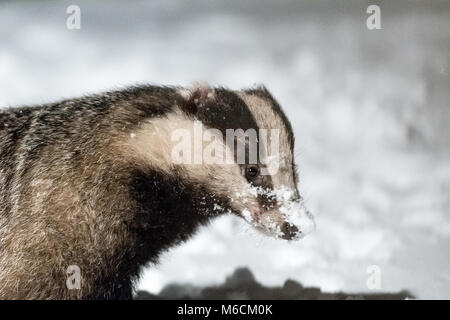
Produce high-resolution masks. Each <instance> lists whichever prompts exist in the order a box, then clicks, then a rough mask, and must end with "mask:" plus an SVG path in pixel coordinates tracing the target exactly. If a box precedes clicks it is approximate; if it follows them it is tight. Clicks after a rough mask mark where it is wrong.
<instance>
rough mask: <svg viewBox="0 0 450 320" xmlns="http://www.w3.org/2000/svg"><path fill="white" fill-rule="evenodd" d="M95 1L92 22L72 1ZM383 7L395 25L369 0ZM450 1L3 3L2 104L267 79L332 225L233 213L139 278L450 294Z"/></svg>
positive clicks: (316, 207) (148, 286) (303, 172)
mask: <svg viewBox="0 0 450 320" xmlns="http://www.w3.org/2000/svg"><path fill="white" fill-rule="evenodd" d="M70 4H77V5H79V6H80V7H81V30H67V28H66V18H67V16H68V15H67V14H66V8H67V7H68V5H70ZM369 4H378V5H379V6H380V7H381V23H382V29H381V30H373V31H371V30H368V29H367V28H366V19H367V17H368V14H366V8H367V6H368V5H369ZM449 47H450V2H449V1H353V0H339V1H335V0H329V1H293V0H291V1H289V0H283V1H272V0H262V1H248V0H232V1H220V0H205V1H199V0H189V1H183V0H171V1H163V0H153V1H119V0H116V1H111V0H108V1H106V0H105V1H92V0H90V1H75V0H72V1H62V0H58V1H35V0H34V1H31V0H30V1H12V0H11V1H0V106H2V107H5V106H16V105H22V104H37V103H45V102H50V101H55V100H58V99H60V98H64V97H74V96H78V95H81V94H85V93H92V92H98V91H101V90H106V89H111V88H116V87H121V86H126V85H130V84H135V83H143V82H150V83H157V84H181V85H188V84H191V83H192V82H194V81H197V80H201V81H207V82H210V83H212V84H220V85H225V86H228V87H230V88H236V89H237V88H241V87H246V86H251V85H253V84H254V83H256V82H261V83H264V84H266V86H267V87H268V88H269V89H270V90H271V91H272V93H273V94H274V95H275V96H276V97H277V98H278V100H279V102H280V103H281V105H282V106H283V107H284V109H285V110H286V112H287V114H288V116H289V118H290V119H291V121H292V123H293V126H294V130H295V134H296V137H297V146H296V148H297V161H298V164H299V169H300V177H301V181H300V186H299V187H300V190H301V192H303V194H304V195H306V198H307V204H308V205H309V207H310V208H311V210H312V212H313V213H314V214H315V217H316V222H317V231H316V232H315V233H313V234H311V235H310V236H308V237H307V238H305V239H304V240H302V241H300V242H295V243H288V242H284V241H280V240H272V239H268V238H266V237H264V236H262V235H259V234H257V233H255V232H254V231H253V230H252V229H251V228H250V227H248V226H247V225H246V224H245V223H244V222H243V221H241V220H239V219H237V218H234V217H230V216H228V217H223V218H221V219H219V220H217V221H215V222H214V223H213V224H212V225H211V226H210V227H208V228H203V229H201V231H200V232H199V233H198V234H197V236H196V237H195V238H194V239H192V240H191V241H189V242H188V243H186V244H185V245H183V246H180V247H177V248H174V249H173V250H171V251H170V252H168V253H167V254H165V255H164V256H163V257H162V259H161V263H160V264H159V265H157V266H152V267H151V268H148V269H147V270H146V271H145V273H144V274H143V277H142V279H141V281H140V282H139V284H138V288H140V289H144V290H148V291H150V292H153V293H156V292H158V291H159V290H160V289H161V288H162V287H163V286H164V285H166V284H168V283H171V282H181V283H192V284H195V285H209V284H214V283H219V282H222V281H223V279H224V278H225V276H226V275H229V274H231V273H232V271H233V270H234V269H235V268H236V267H237V266H247V267H249V268H250V269H251V270H252V271H253V272H254V274H255V277H256V279H257V280H258V281H259V282H261V283H263V284H265V285H282V283H283V282H284V281H285V280H286V279H287V278H291V279H295V280H297V281H299V282H301V283H303V284H304V285H308V286H318V287H320V288H321V289H322V290H325V291H337V290H346V291H350V292H352V291H366V292H367V291H370V290H369V289H368V288H367V287H366V281H367V278H368V276H369V275H368V274H367V273H366V269H367V267H368V266H371V265H377V266H379V267H380V268H381V290H382V291H397V290H400V289H408V290H410V291H411V292H412V293H413V294H415V295H416V296H417V297H419V298H447V299H450V142H449V139H450V104H449V101H450V99H449V98H450V97H449V89H450V86H449V56H450V54H449Z"/></svg>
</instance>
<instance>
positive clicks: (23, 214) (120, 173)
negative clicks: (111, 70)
mask: <svg viewBox="0 0 450 320" xmlns="http://www.w3.org/2000/svg"><path fill="white" fill-rule="evenodd" d="M195 121H201V122H202V123H203V124H204V126H205V127H206V128H216V129H217V130H219V131H221V132H225V131H226V129H228V128H242V129H244V130H246V129H248V128H259V127H267V128H273V127H279V128H280V129H281V138H280V141H281V146H282V147H281V149H282V152H283V153H284V154H285V165H284V166H282V167H281V168H280V170H278V173H277V174H276V175H273V176H265V177H258V176H257V177H256V178H255V177H254V176H253V174H252V176H251V177H249V176H248V175H247V173H248V172H247V168H248V166H247V165H245V164H244V165H242V164H237V163H235V164H231V165H230V164H223V165H221V164H201V165H192V164H175V163H174V162H173V161H172V159H171V149H172V148H173V144H174V142H173V141H172V139H171V133H172V132H173V130H175V129H177V128H186V129H187V130H190V129H192V125H193V123H194V122H195ZM293 143H294V141H293V135H292V129H291V125H290V124H289V121H288V120H287V118H286V116H285V115H284V113H283V112H282V111H281V108H280V107H279V105H278V103H277V102H276V101H275V100H274V99H273V97H272V96H271V95H270V93H269V92H268V91H267V89H265V88H263V87H260V88H255V89H249V90H242V91H231V90H227V89H224V88H210V87H203V86H199V87H193V88H190V89H183V88H178V87H160V86H150V85H148V86H139V87H132V88H128V89H124V90H119V91H113V92H107V93H104V94H98V95H91V96H86V97H82V98H78V99H70V100H65V101H61V102H58V103H52V104H47V105H41V106H34V107H22V108H12V109H7V110H3V111H1V112H0V202H1V205H0V299H131V298H132V290H133V287H132V286H133V283H134V281H135V280H136V279H137V278H138V276H139V272H140V269H141V268H142V266H144V265H146V264H147V263H156V262H157V258H158V255H159V254H160V253H161V252H163V251H164V250H166V249H168V248H169V247H171V246H174V245H177V244H179V243H181V242H183V241H186V240H187V239H189V237H190V236H191V235H192V234H193V233H194V232H195V231H196V229H197V228H198V227H199V226H201V225H204V224H207V223H208V222H209V221H210V220H211V219H212V218H214V217H217V216H219V215H221V214H224V213H227V212H231V213H233V214H236V215H238V216H242V217H243V218H245V219H246V220H248V221H249V222H250V223H252V224H253V225H254V226H255V227H256V228H258V229H260V230H262V231H264V232H266V233H274V234H275V233H276V235H277V236H280V237H282V238H285V239H290V238H293V237H295V236H296V235H299V234H301V232H302V230H301V228H302V227H301V226H298V225H297V226H295V223H292V222H288V221H287V220H286V219H285V218H286V215H285V214H283V213H282V212H281V211H282V210H280V203H278V202H277V201H278V200H277V197H276V196H274V193H273V192H272V191H273V190H275V189H276V187H277V186H282V187H283V188H288V189H289V190H290V196H289V197H290V199H288V200H289V201H290V202H292V203H296V204H299V203H300V201H301V198H300V196H299V194H298V191H297V187H296V186H297V175H296V171H295V164H294V159H293V152H292V150H293ZM257 167H258V165H257ZM254 171H255V170H254V169H253V171H251V172H254ZM249 172H250V171H249ZM255 188H259V189H258V190H265V193H264V192H263V193H260V194H258V193H256V194H255V191H254V190H255ZM268 190H269V192H267V191H268ZM301 210H303V211H304V212H303V213H305V212H306V211H305V209H303V207H302V209H301ZM274 230H276V232H275V231H274ZM74 265H75V266H77V267H79V271H80V275H81V286H80V287H79V288H76V289H73V288H69V287H68V286H67V279H68V277H69V274H68V270H69V269H68V268H69V266H74Z"/></svg>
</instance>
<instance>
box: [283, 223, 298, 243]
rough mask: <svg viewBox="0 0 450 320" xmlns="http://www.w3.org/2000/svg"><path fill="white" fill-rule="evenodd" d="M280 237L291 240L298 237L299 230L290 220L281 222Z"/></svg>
mask: <svg viewBox="0 0 450 320" xmlns="http://www.w3.org/2000/svg"><path fill="white" fill-rule="evenodd" d="M281 234H282V235H281V238H282V239H284V240H292V239H296V238H298V236H299V234H300V230H299V229H298V228H297V227H296V226H294V225H293V224H292V223H290V222H283V224H282V225H281Z"/></svg>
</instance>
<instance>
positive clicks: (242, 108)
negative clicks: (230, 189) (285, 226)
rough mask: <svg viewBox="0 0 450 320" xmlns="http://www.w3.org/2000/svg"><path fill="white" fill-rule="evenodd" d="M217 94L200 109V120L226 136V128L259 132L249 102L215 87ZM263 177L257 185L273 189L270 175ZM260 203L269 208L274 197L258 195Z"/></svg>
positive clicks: (242, 167)
mask: <svg viewBox="0 0 450 320" xmlns="http://www.w3.org/2000/svg"><path fill="white" fill-rule="evenodd" d="M215 95H216V99H214V100H213V101H207V102H206V103H205V105H203V106H201V108H199V109H198V112H197V118H198V119H199V120H201V121H202V122H203V123H204V124H205V125H207V126H209V127H211V128H215V129H218V130H220V131H221V132H222V134H223V137H224V138H225V137H226V129H234V130H236V129H242V130H244V132H245V131H246V130H247V129H254V130H256V133H257V135H258V134H259V129H260V128H259V126H258V123H257V122H256V120H255V117H254V116H253V114H252V112H251V111H250V109H249V107H248V106H247V104H246V103H245V102H244V101H243V100H242V99H241V98H240V97H239V96H238V95H237V94H236V93H234V92H232V91H229V90H226V89H223V88H218V89H215ZM265 129H267V128H265ZM245 150H246V151H245V152H246V161H247V160H248V158H249V156H248V153H249V149H248V148H245ZM235 154H236V153H235ZM258 161H259V159H258ZM260 165H261V163H260ZM240 166H241V169H242V172H243V175H244V176H245V171H244V170H245V166H246V165H245V164H244V165H240ZM261 179H262V180H261V181H260V182H258V183H257V184H255V186H258V187H261V188H264V189H269V190H272V189H273V182H272V178H271V177H270V176H268V175H267V176H262V177H261ZM258 203H259V204H260V205H261V206H262V207H264V208H269V207H271V206H273V204H274V202H273V198H272V197H268V196H267V195H258Z"/></svg>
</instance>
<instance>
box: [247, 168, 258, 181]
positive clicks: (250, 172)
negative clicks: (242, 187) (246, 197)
mask: <svg viewBox="0 0 450 320" xmlns="http://www.w3.org/2000/svg"><path fill="white" fill-rule="evenodd" d="M258 174H259V168H258V167H257V166H247V167H246V168H245V177H246V178H247V179H248V180H253V179H255V178H256V177H257V176H258Z"/></svg>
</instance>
